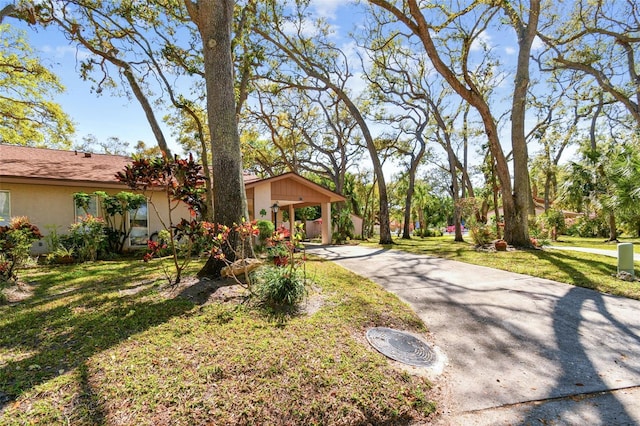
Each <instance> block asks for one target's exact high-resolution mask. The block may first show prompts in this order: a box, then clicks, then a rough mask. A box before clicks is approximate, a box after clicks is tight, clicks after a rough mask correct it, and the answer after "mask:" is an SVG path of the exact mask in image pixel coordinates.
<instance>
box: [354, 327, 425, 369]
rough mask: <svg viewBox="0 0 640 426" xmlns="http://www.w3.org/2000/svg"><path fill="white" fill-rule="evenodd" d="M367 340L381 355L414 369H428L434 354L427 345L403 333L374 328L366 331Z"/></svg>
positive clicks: (384, 328)
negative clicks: (411, 366)
mask: <svg viewBox="0 0 640 426" xmlns="http://www.w3.org/2000/svg"><path fill="white" fill-rule="evenodd" d="M367 340H368V341H369V343H370V344H371V346H373V347H374V348H376V349H377V350H378V351H379V352H380V353H382V354H383V355H385V356H387V357H389V358H391V359H394V360H396V361H400V362H402V363H405V364H409V365H413V366H415V367H430V366H432V365H433V364H434V363H435V362H436V354H435V352H434V351H433V350H432V349H431V348H430V347H429V345H428V344H427V343H426V342H424V341H422V340H420V339H418V338H417V337H415V336H412V335H411V334H409V333H405V332H403V331H398V330H394V329H392V328H386V327H374V328H370V329H369V330H368V331H367Z"/></svg>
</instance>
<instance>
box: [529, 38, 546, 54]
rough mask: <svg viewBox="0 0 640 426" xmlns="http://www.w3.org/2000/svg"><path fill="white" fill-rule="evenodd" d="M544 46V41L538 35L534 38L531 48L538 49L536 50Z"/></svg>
mask: <svg viewBox="0 0 640 426" xmlns="http://www.w3.org/2000/svg"><path fill="white" fill-rule="evenodd" d="M543 48H544V42H543V41H542V40H541V39H540V38H539V37H537V36H536V38H534V39H533V44H532V45H531V50H532V51H536V50H540V49H543Z"/></svg>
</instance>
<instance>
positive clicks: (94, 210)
mask: <svg viewBox="0 0 640 426" xmlns="http://www.w3.org/2000/svg"><path fill="white" fill-rule="evenodd" d="M73 205H74V207H75V216H74V217H75V218H76V220H78V218H79V217H82V216H87V215H91V216H93V217H98V196H97V195H95V194H91V195H89V205H88V206H87V211H86V212H85V209H83V208H82V207H78V206H77V205H76V204H75V202H74V203H73Z"/></svg>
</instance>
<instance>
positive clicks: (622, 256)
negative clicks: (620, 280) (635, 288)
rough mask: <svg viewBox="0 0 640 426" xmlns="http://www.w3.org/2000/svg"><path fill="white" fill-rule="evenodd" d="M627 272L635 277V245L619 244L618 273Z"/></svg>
mask: <svg viewBox="0 0 640 426" xmlns="http://www.w3.org/2000/svg"><path fill="white" fill-rule="evenodd" d="M620 272H627V273H629V274H631V276H635V274H634V270H633V243H620V244H618V273H620Z"/></svg>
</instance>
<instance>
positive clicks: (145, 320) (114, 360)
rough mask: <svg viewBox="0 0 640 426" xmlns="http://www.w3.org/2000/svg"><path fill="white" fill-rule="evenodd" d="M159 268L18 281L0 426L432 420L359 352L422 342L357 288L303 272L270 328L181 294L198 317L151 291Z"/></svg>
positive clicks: (251, 310) (29, 275)
mask: <svg viewBox="0 0 640 426" xmlns="http://www.w3.org/2000/svg"><path fill="white" fill-rule="evenodd" d="M159 262H160V261H157V260H156V261H152V262H151V264H144V263H142V262H140V261H137V260H134V261H114V262H95V263H86V264H81V265H72V266H64V267H40V268H37V269H32V270H29V271H23V274H22V279H23V281H25V282H27V283H28V284H29V286H28V287H23V288H22V290H23V291H32V294H31V295H29V294H23V298H24V300H22V301H20V302H13V303H10V304H6V305H3V306H0V424H3V425H24V424H42V425H45V424H46V425H63V424H64V425H66V424H71V425H96V424H109V425H197V424H216V425H236V424H273V425H278V424H305V425H313V424H323V425H326V424H344V425H350V424H363V425H365V424H376V425H379V424H389V425H402V424H411V423H414V422H420V421H427V420H428V419H429V418H430V416H433V415H434V414H433V413H434V411H435V403H434V402H433V401H434V399H436V398H437V396H436V395H435V394H434V392H433V390H432V389H431V387H430V383H429V381H428V380H427V379H426V378H423V377H419V376H415V375H411V374H408V373H407V372H406V371H405V370H401V369H399V368H397V366H394V364H392V363H390V362H389V361H387V359H386V358H385V357H383V356H382V355H380V354H379V353H377V352H376V351H375V350H373V349H372V348H371V347H369V345H368V344H367V342H366V339H365V337H364V333H365V331H366V330H367V329H368V328H369V327H372V326H387V327H393V328H398V329H403V330H408V331H412V332H417V333H424V332H425V331H426V330H425V327H424V325H423V324H422V323H421V321H420V320H419V319H418V317H417V316H416V315H415V314H414V313H413V312H412V311H411V310H410V309H409V308H408V307H407V306H406V305H405V304H403V303H402V302H400V301H399V300H398V299H397V298H396V297H395V296H393V295H391V294H389V293H387V292H386V291H384V290H383V289H381V288H380V287H378V286H377V285H375V284H373V283H371V282H370V281H367V280H364V279H362V278H360V277H358V276H356V275H354V274H352V273H350V272H348V271H346V270H344V269H342V268H340V267H338V266H336V265H334V264H332V263H330V262H324V261H320V260H311V261H309V262H307V266H308V274H309V276H310V277H311V278H312V279H313V282H314V284H313V288H312V291H311V292H310V295H309V298H308V299H307V303H306V305H305V309H306V312H303V313H301V314H299V315H297V316H293V317H289V318H286V319H284V320H283V318H282V317H274V316H272V315H269V314H267V313H265V312H264V311H262V310H261V309H259V308H258V307H256V306H254V305H253V304H251V303H242V300H243V299H242V298H240V297H237V294H235V293H232V292H227V293H225V290H228V289H229V287H224V288H221V289H219V290H218V291H216V292H215V293H213V296H212V297H211V298H209V299H207V297H206V296H208V293H207V294H204V293H206V288H207V286H209V287H211V283H207V282H201V283H198V284H195V285H196V286H198V285H199V286H201V289H200V290H198V287H192V288H191V289H189V291H184V293H185V294H186V293H189V294H190V295H191V296H192V297H194V299H193V300H205V299H206V300H208V302H207V303H203V304H197V303H194V301H192V300H190V299H188V298H185V297H182V296H180V295H179V294H176V293H180V292H179V291H175V292H167V291H163V290H161V289H159V287H160V286H162V285H164V283H165V282H164V281H163V279H162V274H161V272H160V268H159ZM199 266H200V265H198V264H194V265H193V267H192V269H191V270H190V271H189V273H191V274H193V272H194V271H196V270H197V269H198V267H199ZM194 281H195V280H194ZM218 293H220V295H219V296H216V294H218ZM203 296H204V297H203Z"/></svg>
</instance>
